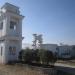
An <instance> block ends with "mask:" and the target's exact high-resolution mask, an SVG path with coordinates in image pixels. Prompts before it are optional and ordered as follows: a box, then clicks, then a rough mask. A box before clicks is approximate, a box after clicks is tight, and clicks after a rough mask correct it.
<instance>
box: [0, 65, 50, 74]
mask: <svg viewBox="0 0 75 75" xmlns="http://www.w3.org/2000/svg"><path fill="white" fill-rule="evenodd" d="M0 75H49V74H48V73H47V72H45V71H42V70H40V69H35V68H33V67H30V66H29V67H28V66H27V65H24V66H23V65H0Z"/></svg>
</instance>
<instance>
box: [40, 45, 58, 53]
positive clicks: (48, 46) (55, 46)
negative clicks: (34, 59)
mask: <svg viewBox="0 0 75 75" xmlns="http://www.w3.org/2000/svg"><path fill="white" fill-rule="evenodd" d="M41 48H42V49H46V50H50V51H52V52H56V48H57V44H42V45H41Z"/></svg>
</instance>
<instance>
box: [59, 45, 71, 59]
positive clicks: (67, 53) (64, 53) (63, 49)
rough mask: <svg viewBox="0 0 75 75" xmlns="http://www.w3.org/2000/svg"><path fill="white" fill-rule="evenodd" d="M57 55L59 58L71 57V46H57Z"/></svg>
mask: <svg viewBox="0 0 75 75" xmlns="http://www.w3.org/2000/svg"><path fill="white" fill-rule="evenodd" d="M58 48H59V50H58V56H59V57H60V58H71V57H72V46H69V45H62V46H59V47H58Z"/></svg>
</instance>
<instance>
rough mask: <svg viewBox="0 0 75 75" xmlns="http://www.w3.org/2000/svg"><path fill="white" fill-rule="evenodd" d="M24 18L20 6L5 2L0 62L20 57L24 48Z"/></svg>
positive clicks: (0, 24) (0, 28)
mask: <svg viewBox="0 0 75 75" xmlns="http://www.w3.org/2000/svg"><path fill="white" fill-rule="evenodd" d="M22 19H23V16H22V15H20V11H19V7H17V6H14V5H12V4H9V3H5V4H4V5H3V6H2V7H1V10H0V63H4V64H5V63H8V62H9V61H15V60H17V59H18V54H19V51H20V50H21V48H22V39H23V38H22Z"/></svg>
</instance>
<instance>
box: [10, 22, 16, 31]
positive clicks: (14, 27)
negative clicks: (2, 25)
mask: <svg viewBox="0 0 75 75" xmlns="http://www.w3.org/2000/svg"><path fill="white" fill-rule="evenodd" d="M16 25H17V24H16V22H13V21H10V29H14V30H16Z"/></svg>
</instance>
